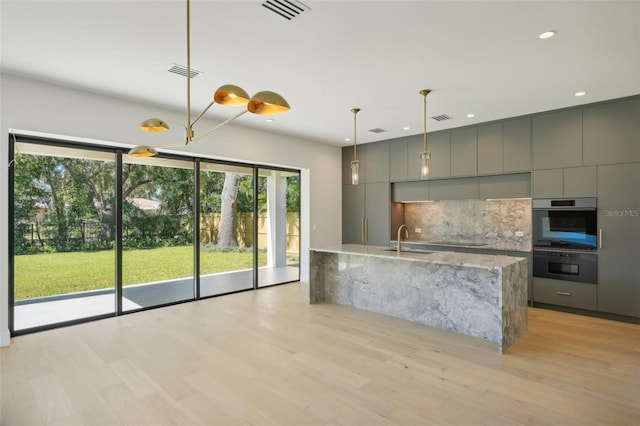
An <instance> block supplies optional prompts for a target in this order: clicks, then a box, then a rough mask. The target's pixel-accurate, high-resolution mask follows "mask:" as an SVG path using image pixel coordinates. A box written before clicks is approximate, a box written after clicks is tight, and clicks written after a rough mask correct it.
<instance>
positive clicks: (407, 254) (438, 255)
mask: <svg viewBox="0 0 640 426" xmlns="http://www.w3.org/2000/svg"><path fill="white" fill-rule="evenodd" d="M311 250H312V251H319V252H327V253H338V254H339V253H344V254H359V255H364V256H377V257H385V258H400V259H403V260H410V261H416V262H429V263H440V264H444V265H453V266H467V267H474V268H484V269H502V268H503V267H505V266H509V265H511V264H513V263H516V262H520V261H522V260H525V261H526V259H525V258H524V257H514V256H503V255H491V254H475V253H459V252H453V251H432V252H419V251H403V252H401V253H400V255H398V253H397V251H396V250H395V249H393V248H391V247H381V246H367V245H361V244H342V245H337V246H333V247H327V248H312V249H311Z"/></svg>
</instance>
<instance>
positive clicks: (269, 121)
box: [265, 118, 273, 123]
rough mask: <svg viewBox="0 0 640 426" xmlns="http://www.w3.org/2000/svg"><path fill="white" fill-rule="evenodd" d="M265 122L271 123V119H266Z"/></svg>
mask: <svg viewBox="0 0 640 426" xmlns="http://www.w3.org/2000/svg"><path fill="white" fill-rule="evenodd" d="M265 121H266V122H267V123H273V118H267V119H266V120H265Z"/></svg>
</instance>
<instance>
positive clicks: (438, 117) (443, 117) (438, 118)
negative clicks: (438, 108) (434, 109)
mask: <svg viewBox="0 0 640 426" xmlns="http://www.w3.org/2000/svg"><path fill="white" fill-rule="evenodd" d="M431 118H433V119H434V120H436V121H444V120H451V117H449V116H448V115H447V114H440V115H434V116H433V117H431Z"/></svg>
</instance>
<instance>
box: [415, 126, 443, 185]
mask: <svg viewBox="0 0 640 426" xmlns="http://www.w3.org/2000/svg"><path fill="white" fill-rule="evenodd" d="M428 149H429V151H431V161H430V162H429V177H430V178H441V177H449V176H451V132H450V131H449V130H443V131H439V132H433V133H429V140H428ZM421 150H422V148H421ZM409 152H411V151H409ZM416 163H418V160H416ZM418 178H419V177H418ZM409 179H411V174H410V177H409ZM414 179H415V178H414Z"/></svg>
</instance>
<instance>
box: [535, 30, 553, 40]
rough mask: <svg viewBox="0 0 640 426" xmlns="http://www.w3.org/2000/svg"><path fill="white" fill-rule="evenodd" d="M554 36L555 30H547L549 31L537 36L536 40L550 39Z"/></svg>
mask: <svg viewBox="0 0 640 426" xmlns="http://www.w3.org/2000/svg"><path fill="white" fill-rule="evenodd" d="M554 35H556V30H549V31H545V32H543V33H542V34H540V35H539V36H538V38H541V39H545V38H551V37H553V36H554Z"/></svg>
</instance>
